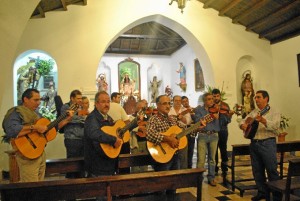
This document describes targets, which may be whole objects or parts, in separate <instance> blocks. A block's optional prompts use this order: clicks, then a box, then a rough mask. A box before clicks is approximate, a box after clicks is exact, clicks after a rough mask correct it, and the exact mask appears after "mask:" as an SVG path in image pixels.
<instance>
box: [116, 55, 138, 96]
mask: <svg viewBox="0 0 300 201" xmlns="http://www.w3.org/2000/svg"><path fill="white" fill-rule="evenodd" d="M118 78H119V79H118V80H119V92H120V93H121V94H122V95H123V96H125V97H126V96H127V97H128V96H130V95H133V96H135V97H137V99H139V98H140V93H141V92H140V88H141V84H140V64H139V63H138V62H136V61H133V60H132V59H130V58H127V59H125V60H124V61H121V62H120V63H119V64H118Z"/></svg>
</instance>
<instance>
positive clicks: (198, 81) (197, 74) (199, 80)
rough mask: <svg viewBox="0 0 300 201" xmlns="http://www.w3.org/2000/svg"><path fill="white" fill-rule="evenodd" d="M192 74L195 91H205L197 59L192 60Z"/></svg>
mask: <svg viewBox="0 0 300 201" xmlns="http://www.w3.org/2000/svg"><path fill="white" fill-rule="evenodd" d="M194 68H195V69H194V71H195V72H194V73H195V91H204V90H205V82H204V76H203V71H202V68H201V65H200V62H199V60H198V59H195V60H194Z"/></svg>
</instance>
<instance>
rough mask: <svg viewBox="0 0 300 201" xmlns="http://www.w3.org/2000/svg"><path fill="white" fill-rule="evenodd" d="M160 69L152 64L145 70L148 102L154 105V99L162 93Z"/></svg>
mask: <svg viewBox="0 0 300 201" xmlns="http://www.w3.org/2000/svg"><path fill="white" fill-rule="evenodd" d="M161 72H162V70H161V67H160V66H158V65H157V64H152V65H151V66H150V67H149V68H148V70H147V86H148V102H149V103H155V99H156V98H157V97H158V96H159V95H162V94H163V93H164V92H163V83H162V82H163V77H162V73H161Z"/></svg>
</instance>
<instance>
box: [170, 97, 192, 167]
mask: <svg viewBox="0 0 300 201" xmlns="http://www.w3.org/2000/svg"><path fill="white" fill-rule="evenodd" d="M186 110H187V109H186V108H184V107H183V106H182V105H181V96H178V95H175V96H174V97H173V107H171V109H170V112H169V116H175V117H176V118H177V120H178V121H180V123H182V124H183V125H184V127H185V128H186V127H187V125H189V124H191V122H192V118H191V115H190V114H189V113H186V114H182V112H184V111H186ZM187 151H188V146H186V147H185V148H183V149H181V150H180V151H179V153H178V154H179V164H180V169H187V167H188V161H187V155H188V152H187Z"/></svg>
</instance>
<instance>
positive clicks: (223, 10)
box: [219, 0, 241, 16]
mask: <svg viewBox="0 0 300 201" xmlns="http://www.w3.org/2000/svg"><path fill="white" fill-rule="evenodd" d="M240 2H241V0H233V1H231V2H230V3H229V4H228V5H227V6H225V7H224V8H222V9H221V10H220V12H219V16H224V14H225V13H226V12H227V11H229V10H230V9H232V8H233V7H234V6H236V5H237V4H239V3H240Z"/></svg>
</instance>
